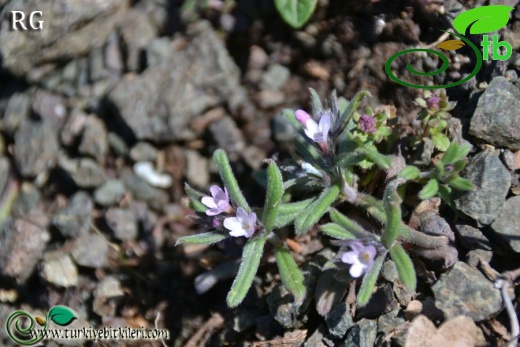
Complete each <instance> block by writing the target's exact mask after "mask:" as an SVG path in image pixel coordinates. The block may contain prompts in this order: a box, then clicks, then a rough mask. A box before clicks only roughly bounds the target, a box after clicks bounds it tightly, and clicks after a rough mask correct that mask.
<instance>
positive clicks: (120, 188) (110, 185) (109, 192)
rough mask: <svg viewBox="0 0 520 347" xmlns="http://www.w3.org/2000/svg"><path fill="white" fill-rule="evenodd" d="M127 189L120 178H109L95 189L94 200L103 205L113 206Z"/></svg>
mask: <svg viewBox="0 0 520 347" xmlns="http://www.w3.org/2000/svg"><path fill="white" fill-rule="evenodd" d="M125 193H126V190H125V186H124V185H123V182H121V181H120V180H108V181H106V182H105V183H104V184H103V185H102V186H101V187H99V188H97V189H96V190H95V191H94V201H95V202H96V203H97V204H99V205H101V206H105V207H108V206H112V205H114V204H116V203H118V202H119V200H121V198H122V197H123V196H124V195H125Z"/></svg>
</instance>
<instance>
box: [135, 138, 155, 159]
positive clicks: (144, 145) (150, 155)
mask: <svg viewBox="0 0 520 347" xmlns="http://www.w3.org/2000/svg"><path fill="white" fill-rule="evenodd" d="M157 152H158V151H157V148H155V147H154V146H152V145H151V144H149V143H148V142H138V143H136V145H135V146H134V147H132V149H131V150H130V158H132V160H133V161H136V162H137V161H151V162H155V160H156V159H157Z"/></svg>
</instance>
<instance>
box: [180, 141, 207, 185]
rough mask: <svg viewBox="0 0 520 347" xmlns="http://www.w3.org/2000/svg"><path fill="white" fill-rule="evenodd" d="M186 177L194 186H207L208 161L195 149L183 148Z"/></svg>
mask: <svg viewBox="0 0 520 347" xmlns="http://www.w3.org/2000/svg"><path fill="white" fill-rule="evenodd" d="M184 155H185V156H186V173H185V174H186V179H187V180H188V183H189V184H192V185H194V186H196V187H207V186H208V184H209V161H208V159H206V158H204V157H203V156H201V155H200V154H199V152H197V151H192V150H185V151H184Z"/></svg>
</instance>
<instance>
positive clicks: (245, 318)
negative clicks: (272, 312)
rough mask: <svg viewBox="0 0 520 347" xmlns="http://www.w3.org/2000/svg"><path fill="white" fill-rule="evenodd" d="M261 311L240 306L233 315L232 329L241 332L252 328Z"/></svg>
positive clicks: (260, 315)
mask: <svg viewBox="0 0 520 347" xmlns="http://www.w3.org/2000/svg"><path fill="white" fill-rule="evenodd" d="M262 314H263V312H262V311H261V310H259V309H254V308H253V309H251V308H241V309H239V310H238V311H237V312H236V313H235V315H234V317H233V330H234V331H236V332H238V333H242V332H245V331H247V330H249V329H250V328H252V327H253V326H254V325H255V324H256V321H257V319H258V318H260V317H262Z"/></svg>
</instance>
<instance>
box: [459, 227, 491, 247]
mask: <svg viewBox="0 0 520 347" xmlns="http://www.w3.org/2000/svg"><path fill="white" fill-rule="evenodd" d="M455 230H456V231H457V234H458V237H459V241H460V243H462V245H463V246H464V247H466V248H467V249H468V250H472V249H475V248H480V249H485V250H488V251H490V250H491V244H490V243H489V240H488V238H487V237H485V236H484V234H483V233H482V231H480V230H479V229H477V228H474V227H472V226H471V225H466V224H457V225H456V226H455Z"/></svg>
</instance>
